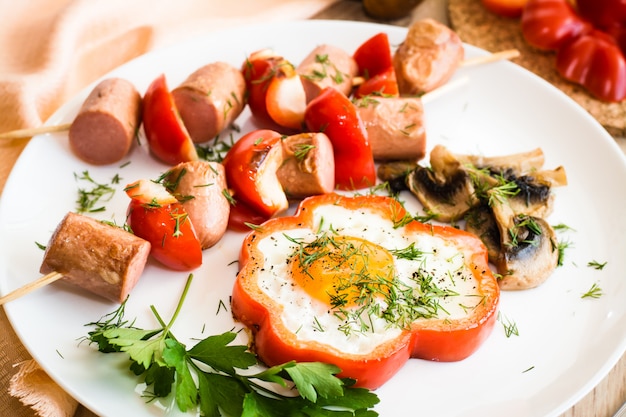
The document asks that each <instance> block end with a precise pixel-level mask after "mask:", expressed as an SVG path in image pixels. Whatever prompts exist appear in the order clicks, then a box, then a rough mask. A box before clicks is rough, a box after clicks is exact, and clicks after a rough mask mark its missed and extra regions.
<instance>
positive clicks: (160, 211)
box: [127, 199, 202, 271]
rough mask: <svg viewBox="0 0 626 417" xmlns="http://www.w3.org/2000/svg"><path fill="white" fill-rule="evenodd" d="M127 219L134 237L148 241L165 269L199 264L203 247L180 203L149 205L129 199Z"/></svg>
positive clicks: (152, 251)
mask: <svg viewBox="0 0 626 417" xmlns="http://www.w3.org/2000/svg"><path fill="white" fill-rule="evenodd" d="M127 221H128V225H129V226H130V228H131V229H132V230H133V233H134V234H135V235H136V236H139V237H140V238H142V239H145V240H147V241H148V242H150V244H151V245H152V249H151V252H150V254H151V255H152V256H153V257H154V259H156V260H157V261H159V262H161V263H162V264H163V265H165V266H167V267H168V268H171V269H174V270H177V271H190V270H193V269H196V268H197V267H199V266H200V265H202V247H201V245H200V242H199V241H198V237H197V236H196V232H195V230H194V228H193V225H192V224H191V221H190V220H189V217H188V216H187V213H186V212H185V209H184V208H183V206H182V204H180V203H173V204H168V205H164V206H156V207H151V206H148V205H146V204H143V203H142V202H141V201H140V200H138V199H131V201H130V204H129V206H128V220H127Z"/></svg>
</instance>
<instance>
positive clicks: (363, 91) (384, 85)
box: [354, 68, 400, 98]
mask: <svg viewBox="0 0 626 417" xmlns="http://www.w3.org/2000/svg"><path fill="white" fill-rule="evenodd" d="M369 95H376V96H386V97H398V96H400V91H399V90H398V81H397V80H396V72H395V70H394V69H393V68H388V69H387V70H386V71H384V72H381V73H379V74H376V75H374V76H373V77H371V78H369V79H367V80H365V81H364V82H363V83H362V84H361V85H359V87H358V88H357V90H356V92H355V93H354V96H355V97H356V98H362V97H365V96H369Z"/></svg>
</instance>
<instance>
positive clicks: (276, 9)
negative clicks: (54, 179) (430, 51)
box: [0, 0, 336, 417]
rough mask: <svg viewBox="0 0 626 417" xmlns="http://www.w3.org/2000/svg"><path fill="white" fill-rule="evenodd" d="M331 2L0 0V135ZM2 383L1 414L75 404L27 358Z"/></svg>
mask: <svg viewBox="0 0 626 417" xmlns="http://www.w3.org/2000/svg"><path fill="white" fill-rule="evenodd" d="M334 1H336V0H228V1H226V0H17V1H14V0H0V16H1V17H2V24H1V25H0V132H5V131H9V130H14V129H23V128H32V127H38V126H40V125H41V124H42V123H43V122H44V121H45V120H46V119H47V118H48V117H49V116H50V115H51V114H52V113H53V112H54V111H55V110H56V109H57V108H58V107H59V106H60V105H61V104H63V103H64V102H65V101H67V100H68V99H69V98H71V97H72V96H73V95H75V94H76V93H77V92H78V91H79V90H81V89H82V88H84V87H85V86H86V85H88V84H89V83H91V82H92V81H94V80H95V79H96V78H98V77H100V76H102V75H104V74H105V73H106V72H108V71H109V70H111V69H113V68H115V67H117V66H119V65H121V64H123V63H124V62H127V61H129V60H131V59H133V58H135V57H137V56H139V55H142V54H144V53H146V52H148V51H151V50H154V49H157V48H161V47H165V46H169V45H172V44H175V43H177V42H181V41H183V40H185V39H190V38H192V37H195V36H201V35H203V34H206V33H208V32H211V31H214V30H218V29H223V28H228V27H232V26H234V25H243V24H246V23H259V22H272V21H280V20H288V19H304V18H308V17H310V16H312V15H314V14H315V13H317V12H319V11H320V10H322V9H324V8H326V7H327V6H329V5H330V4H331V3H333V2H334ZM20 149H21V148H20ZM2 168H7V169H8V168H9V167H2ZM1 313H2V316H3V317H2V318H3V325H4V324H6V316H4V312H1ZM5 330H6V331H7V332H8V331H10V330H9V329H5ZM5 336H7V333H3V338H5ZM7 343H8V344H9V346H7ZM18 343H19V342H18V341H17V338H15V337H12V338H11V339H10V341H9V340H4V341H3V343H2V345H3V346H2V347H3V351H4V352H5V354H4V355H2V357H3V360H2V361H0V362H3V361H6V360H10V358H13V360H15V358H18V357H19V358H22V359H21V360H24V359H28V357H27V355H26V353H25V352H23V350H24V348H23V347H22V346H21V345H18ZM3 369H5V367H3ZM6 379H8V378H7V375H3V376H2V380H4V381H6ZM9 385H10V386H9V387H7V386H5V385H4V384H3V387H2V390H4V391H5V392H4V393H2V394H3V395H0V399H3V403H4V402H7V403H8V404H2V405H0V410H5V411H6V412H9V411H8V410H9V409H10V410H11V411H10V415H14V416H17V414H15V413H20V412H18V411H15V406H14V405H13V403H12V401H17V400H16V399H15V398H12V399H11V400H9V401H5V399H6V395H7V391H8V392H10V393H11V394H12V395H14V396H15V397H16V398H19V400H20V401H21V402H22V403H24V404H26V405H28V406H30V407H32V410H34V411H30V412H27V411H26V409H25V411H24V413H23V414H19V415H20V416H22V415H23V416H26V415H31V413H32V412H34V413H36V414H37V415H40V416H43V417H48V416H49V417H56V416H68V417H69V416H72V415H75V413H76V410H77V405H78V404H77V403H76V401H75V400H74V399H72V398H71V397H70V396H68V395H67V394H66V393H65V392H63V390H61V388H60V387H59V386H58V385H56V384H55V383H54V382H53V381H52V380H51V379H50V378H49V377H48V376H47V375H46V374H45V372H43V371H42V370H41V369H40V368H39V366H38V365H37V364H36V363H35V362H34V361H32V360H25V361H24V362H21V363H20V364H19V365H16V366H15V367H14V368H13V372H12V375H11V381H10V384H9ZM8 407H11V408H8ZM78 410H79V411H78V413H77V414H76V415H81V416H83V415H84V416H88V415H89V416H91V413H90V412H88V411H86V410H84V409H81V408H80V407H79V408H78ZM81 410H82V411H81ZM3 413H4V411H3V412H0V414H3ZM3 415H5V414H3ZM6 415H9V414H6Z"/></svg>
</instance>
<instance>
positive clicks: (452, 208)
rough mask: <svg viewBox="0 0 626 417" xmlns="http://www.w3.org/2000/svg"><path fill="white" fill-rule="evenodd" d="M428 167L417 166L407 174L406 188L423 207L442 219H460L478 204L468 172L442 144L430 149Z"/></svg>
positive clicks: (450, 220)
mask: <svg viewBox="0 0 626 417" xmlns="http://www.w3.org/2000/svg"><path fill="white" fill-rule="evenodd" d="M430 165H431V166H430V168H425V167H422V166H418V167H416V168H415V169H414V170H413V171H412V172H411V173H409V174H408V175H407V179H406V181H407V185H408V187H409V190H411V192H412V193H413V194H415V196H416V197H417V199H418V200H419V201H420V203H422V205H423V206H424V209H425V210H426V211H428V212H430V213H432V214H434V215H435V218H436V219H437V220H439V221H442V222H452V221H456V220H459V219H461V218H462V217H463V215H465V213H466V212H467V211H468V210H469V209H470V208H471V207H472V206H474V205H476V204H478V199H477V197H476V193H475V192H474V186H473V185H472V180H471V178H470V175H469V173H468V172H467V171H466V170H465V169H464V167H463V165H462V164H461V162H460V161H459V160H458V159H457V158H456V157H455V156H454V155H453V154H452V153H451V152H449V151H448V150H447V149H446V148H445V147H444V146H441V145H437V146H435V147H434V148H433V150H432V151H431V152H430Z"/></svg>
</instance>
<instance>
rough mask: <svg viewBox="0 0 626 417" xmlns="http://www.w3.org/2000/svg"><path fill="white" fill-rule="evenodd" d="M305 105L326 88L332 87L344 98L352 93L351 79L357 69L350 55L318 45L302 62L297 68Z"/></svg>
mask: <svg viewBox="0 0 626 417" xmlns="http://www.w3.org/2000/svg"><path fill="white" fill-rule="evenodd" d="M297 72H298V74H300V79H301V80H302V85H303V86H304V91H305V93H306V101H307V103H308V102H309V101H311V100H313V99H314V98H315V97H317V96H318V95H319V94H320V92H321V91H322V90H323V89H324V88H326V87H334V88H336V89H337V90H339V91H341V92H342V93H343V94H345V95H346V96H347V95H349V94H350V92H351V91H352V79H353V78H354V77H355V76H356V75H357V74H358V72H359V68H358V66H357V64H356V61H355V60H354V58H352V56H351V55H350V54H348V53H347V52H346V51H344V50H343V49H341V48H338V47H336V46H332V45H320V46H318V47H316V48H315V49H313V51H311V53H309V55H307V56H306V58H304V60H302V62H301V63H300V65H298V68H297Z"/></svg>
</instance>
